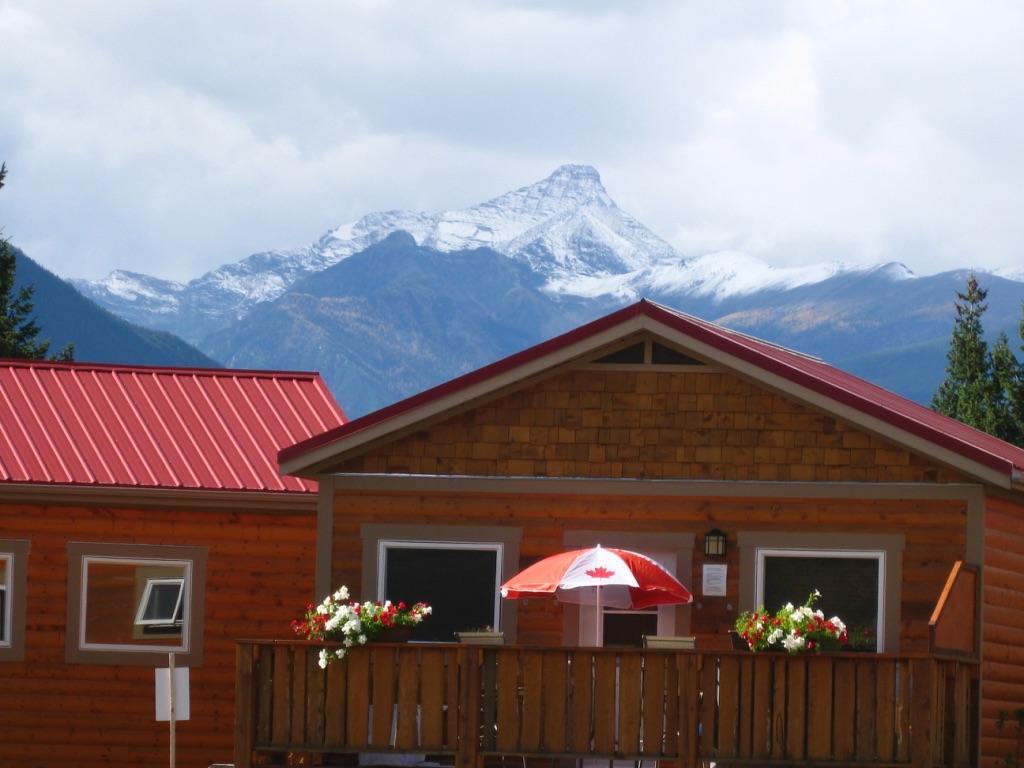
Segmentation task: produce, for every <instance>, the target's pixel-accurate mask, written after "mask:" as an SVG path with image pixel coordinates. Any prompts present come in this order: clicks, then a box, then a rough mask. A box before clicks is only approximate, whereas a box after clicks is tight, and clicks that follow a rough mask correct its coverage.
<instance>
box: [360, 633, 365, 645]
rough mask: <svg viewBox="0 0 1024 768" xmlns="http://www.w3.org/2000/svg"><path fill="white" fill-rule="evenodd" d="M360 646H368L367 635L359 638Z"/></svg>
mask: <svg viewBox="0 0 1024 768" xmlns="http://www.w3.org/2000/svg"><path fill="white" fill-rule="evenodd" d="M359 644H360V645H366V635H360V636H359Z"/></svg>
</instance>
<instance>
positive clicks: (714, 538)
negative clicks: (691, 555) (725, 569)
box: [704, 528, 726, 557]
mask: <svg viewBox="0 0 1024 768" xmlns="http://www.w3.org/2000/svg"><path fill="white" fill-rule="evenodd" d="M725 540H726V535H725V531H720V530H718V529H717V528H712V529H711V530H710V531H708V532H707V533H705V534H704V556H705V557H725Z"/></svg>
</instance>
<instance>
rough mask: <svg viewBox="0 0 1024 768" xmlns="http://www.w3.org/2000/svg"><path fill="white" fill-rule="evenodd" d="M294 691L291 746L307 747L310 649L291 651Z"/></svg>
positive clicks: (292, 694)
mask: <svg viewBox="0 0 1024 768" xmlns="http://www.w3.org/2000/svg"><path fill="white" fill-rule="evenodd" d="M291 651H292V653H291V672H292V689H291V692H290V695H291V699H292V700H291V710H292V718H291V735H290V737H289V739H288V741H289V744H301V745H303V746H305V745H306V677H307V674H308V672H307V667H308V666H309V665H308V663H307V659H308V651H309V649H308V648H306V647H305V646H302V645H298V646H295V647H294V648H292V649H291Z"/></svg>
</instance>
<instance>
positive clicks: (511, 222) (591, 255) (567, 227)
mask: <svg viewBox="0 0 1024 768" xmlns="http://www.w3.org/2000/svg"><path fill="white" fill-rule="evenodd" d="M398 230H403V231H406V232H408V233H410V234H411V235H412V236H413V238H414V239H415V240H416V242H417V244H418V245H421V246H425V247H428V248H431V249H433V250H437V251H440V252H445V253H450V252H456V251H465V250H472V249H474V248H480V247H487V248H491V249H493V250H496V251H498V252H499V253H502V254H504V255H506V256H509V257H511V258H513V259H515V260H518V261H522V262H523V263H525V264H526V265H528V266H529V267H530V269H531V270H533V271H534V272H536V273H537V274H538V275H540V276H542V277H543V278H544V279H545V280H547V281H548V282H549V283H550V284H551V286H552V289H554V290H556V291H557V292H560V293H568V294H573V293H577V292H578V293H580V294H581V295H585V294H586V291H585V290H584V289H583V286H584V285H588V284H589V283H588V281H593V280H605V279H611V278H613V277H614V276H616V275H624V274H637V273H640V272H642V271H643V270H645V269H649V268H651V267H653V266H655V265H657V264H662V263H665V262H672V263H679V262H681V259H680V256H679V254H678V253H677V252H676V251H675V250H674V249H673V248H672V246H670V245H669V244H668V243H667V242H665V241H664V240H662V239H661V238H660V237H658V236H657V235H656V234H654V233H653V232H651V231H650V230H649V229H648V228H647V227H645V226H644V225H643V224H641V223H640V222H639V221H637V220H636V219H634V218H633V217H632V216H630V215H629V214H628V213H626V212H624V211H623V210H621V209H620V208H619V207H618V206H616V205H615V202H614V201H613V200H612V199H611V197H610V196H609V195H608V192H607V191H606V190H605V188H604V186H603V185H602V183H601V177H600V175H599V174H598V172H597V170H595V169H594V168H592V167H590V166H587V165H563V166H561V167H560V168H558V169H556V170H555V172H554V173H552V174H551V175H550V176H548V177H547V178H546V179H543V180H541V181H539V182H536V183H534V184H530V185H528V186H525V187H522V188H520V189H517V190H514V191H512V192H508V193H506V194H503V195H500V196H499V197H496V198H494V199H492V200H488V201H487V202H484V203H480V204H479V205H475V206H472V207H470V208H465V209H462V210H447V211H438V212H433V213H424V212H416V211H384V212H380V213H371V214H368V215H366V216H363V217H362V218H361V219H359V220H358V221H355V222H352V223H349V224H344V225H342V226H339V227H337V228H335V229H333V230H331V231H330V232H328V233H327V234H326V235H324V236H323V237H321V238H320V239H319V240H318V241H317V242H316V243H313V244H312V245H309V246H307V247H305V248H300V249H296V250H290V251H289V250H284V251H267V252H265V253H258V254H254V255H252V256H249V257H248V258H246V259H243V260H242V261H239V262H235V263H233V264H227V265H225V266H223V267H220V268H219V269H215V270H213V271H211V272H208V273H206V274H205V275H203V276H201V277H199V278H196V279H195V280H192V281H191V282H189V283H187V284H185V285H181V284H180V283H174V282H171V281H166V280H159V279H157V278H152V277H148V276H146V275H140V274H138V273H132V272H124V271H116V272H112V273H111V274H109V275H108V276H107V277H105V278H103V279H101V280H94V281H90V280H77V281H74V282H75V285H76V286H77V287H78V288H79V290H81V291H82V292H83V293H85V294H86V295H87V296H89V297H90V298H92V299H94V300H95V301H98V302H100V303H101V304H103V305H104V306H106V307H107V308H109V309H110V310H111V311H113V312H116V313H117V314H119V315H122V316H123V317H126V318H129V319H131V320H133V321H134V322H140V323H144V324H146V325H149V326H151V327H155V328H161V329H166V330H173V331H174V332H176V333H180V334H181V335H183V336H185V337H186V338H188V339H192V340H195V341H199V340H201V339H202V338H204V337H205V336H206V335H207V334H209V333H211V332H213V331H214V330H216V329H218V328H219V327H222V326H223V325H224V324H226V323H230V322H233V321H235V320H237V319H239V318H241V317H243V316H244V315H245V314H246V313H247V312H248V311H249V310H251V309H252V307H253V306H255V305H256V304H259V303H262V302H266V301H271V300H273V299H276V298H277V297H279V296H281V295H282V294H283V293H284V292H285V291H286V290H287V289H288V288H289V286H291V285H292V284H294V283H295V281H296V280H298V279H299V278H301V277H304V276H306V275H309V274H312V273H315V272H320V271H322V270H324V269H327V268H328V267H330V266H332V265H334V264H337V263H338V262H340V261H342V260H343V259H345V258H348V257H349V256H351V255H353V254H355V253H359V252H361V251H363V250H365V249H366V248H367V247H369V246H370V245H373V244H374V243H377V242H380V241H381V240H383V239H384V238H385V237H387V236H388V235H389V234H391V233H392V232H396V231H398ZM682 263H685V262H682ZM577 282H579V283H580V286H581V287H580V288H579V289H577V288H576V284H577Z"/></svg>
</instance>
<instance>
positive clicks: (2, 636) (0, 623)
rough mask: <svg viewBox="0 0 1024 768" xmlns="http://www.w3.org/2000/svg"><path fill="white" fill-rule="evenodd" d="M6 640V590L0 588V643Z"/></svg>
mask: <svg viewBox="0 0 1024 768" xmlns="http://www.w3.org/2000/svg"><path fill="white" fill-rule="evenodd" d="M4 642H7V590H6V589H2V588H0V643H4Z"/></svg>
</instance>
